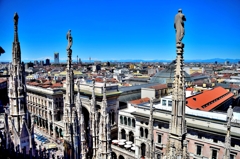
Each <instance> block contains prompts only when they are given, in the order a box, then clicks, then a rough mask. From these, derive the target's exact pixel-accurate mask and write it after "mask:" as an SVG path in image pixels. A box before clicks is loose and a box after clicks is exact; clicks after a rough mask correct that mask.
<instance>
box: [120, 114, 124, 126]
mask: <svg viewBox="0 0 240 159" xmlns="http://www.w3.org/2000/svg"><path fill="white" fill-rule="evenodd" d="M120 123H121V124H123V117H122V116H120Z"/></svg>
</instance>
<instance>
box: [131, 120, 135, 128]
mask: <svg viewBox="0 0 240 159" xmlns="http://www.w3.org/2000/svg"><path fill="white" fill-rule="evenodd" d="M132 126H133V127H135V119H132Z"/></svg>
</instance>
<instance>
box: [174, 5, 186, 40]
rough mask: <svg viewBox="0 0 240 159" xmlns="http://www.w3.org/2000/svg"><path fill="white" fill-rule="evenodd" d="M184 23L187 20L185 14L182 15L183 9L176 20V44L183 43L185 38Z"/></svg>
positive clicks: (179, 11)
mask: <svg viewBox="0 0 240 159" xmlns="http://www.w3.org/2000/svg"><path fill="white" fill-rule="evenodd" d="M184 21H186V18H185V16H184V14H182V9H179V10H178V13H177V14H176V16H175V20H174V28H175V31H176V43H181V41H182V39H183V36H184V34H185V31H184Z"/></svg>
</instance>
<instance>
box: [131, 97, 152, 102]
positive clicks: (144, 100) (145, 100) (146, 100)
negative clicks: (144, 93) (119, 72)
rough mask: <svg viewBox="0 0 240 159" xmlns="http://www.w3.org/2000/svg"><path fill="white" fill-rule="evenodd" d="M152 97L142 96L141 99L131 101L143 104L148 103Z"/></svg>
mask: <svg viewBox="0 0 240 159" xmlns="http://www.w3.org/2000/svg"><path fill="white" fill-rule="evenodd" d="M149 101H150V98H148V97H146V98H141V99H137V100H132V101H130V103H131V104H141V103H146V102H149Z"/></svg>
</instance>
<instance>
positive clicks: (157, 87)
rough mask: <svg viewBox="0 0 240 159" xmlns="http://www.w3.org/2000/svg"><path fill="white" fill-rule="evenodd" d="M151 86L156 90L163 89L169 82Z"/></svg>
mask: <svg viewBox="0 0 240 159" xmlns="http://www.w3.org/2000/svg"><path fill="white" fill-rule="evenodd" d="M149 88H153V89H155V90H161V89H166V88H168V87H167V84H159V85H156V86H151V87H149Z"/></svg>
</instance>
